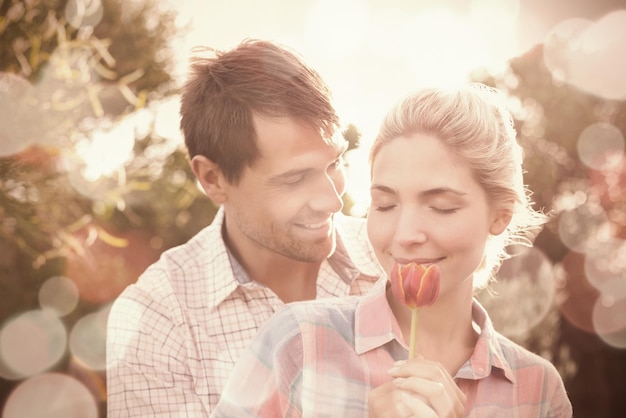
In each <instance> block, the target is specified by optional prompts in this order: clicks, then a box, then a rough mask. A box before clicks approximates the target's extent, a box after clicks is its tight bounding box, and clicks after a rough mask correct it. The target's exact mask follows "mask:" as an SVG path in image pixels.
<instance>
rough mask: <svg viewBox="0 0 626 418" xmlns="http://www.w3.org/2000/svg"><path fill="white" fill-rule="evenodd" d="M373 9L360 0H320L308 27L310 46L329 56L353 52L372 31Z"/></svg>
mask: <svg viewBox="0 0 626 418" xmlns="http://www.w3.org/2000/svg"><path fill="white" fill-rule="evenodd" d="M368 22H369V8H368V7H367V4H363V3H361V2H358V1H356V0H344V1H341V2H337V1H335V0H317V2H316V3H315V5H314V6H313V8H312V10H311V11H310V12H309V19H308V23H307V25H306V27H305V29H304V30H305V33H304V39H305V43H306V45H307V46H308V47H309V48H310V49H311V51H315V52H317V53H323V54H324V55H325V56H328V55H331V56H342V55H349V54H350V53H351V52H352V51H353V50H355V49H356V48H357V47H358V45H359V44H360V43H361V41H362V40H363V39H364V37H365V35H366V32H367V30H368Z"/></svg>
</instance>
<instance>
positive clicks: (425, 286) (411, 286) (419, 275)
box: [391, 263, 440, 309]
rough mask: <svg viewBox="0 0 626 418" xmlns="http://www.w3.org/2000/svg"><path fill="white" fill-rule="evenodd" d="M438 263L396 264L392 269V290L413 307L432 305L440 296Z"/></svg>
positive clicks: (396, 296)
mask: <svg viewBox="0 0 626 418" xmlns="http://www.w3.org/2000/svg"><path fill="white" fill-rule="evenodd" d="M439 277H440V274H439V267H438V266H437V264H429V265H427V266H425V265H424V264H417V263H409V264H404V265H402V264H395V265H394V266H393V268H392V269H391V291H392V292H393V295H394V296H395V298H396V299H398V300H399V301H400V302H402V303H404V304H405V305H407V306H408V307H409V308H411V309H416V308H421V307H422V306H429V305H432V304H433V303H435V302H436V301H437V298H438V297H439V281H440V280H439Z"/></svg>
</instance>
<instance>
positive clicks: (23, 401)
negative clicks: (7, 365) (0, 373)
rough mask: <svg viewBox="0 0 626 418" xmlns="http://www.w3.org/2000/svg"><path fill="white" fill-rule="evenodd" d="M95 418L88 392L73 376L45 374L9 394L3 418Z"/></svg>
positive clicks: (92, 401)
mask: <svg viewBox="0 0 626 418" xmlns="http://www.w3.org/2000/svg"><path fill="white" fill-rule="evenodd" d="M40 417H46V418H98V407H97V405H96V401H95V399H94V397H93V396H92V395H91V393H90V392H89V390H88V389H87V388H86V387H85V386H84V385H83V384H82V383H81V382H79V381H78V380H76V379H74V378H73V377H70V376H67V375H63V374H60V373H45V374H41V375H39V376H36V377H32V378H30V379H28V380H25V381H24V382H22V383H20V385H19V386H17V387H16V388H15V389H14V390H13V392H11V394H10V395H9V397H8V399H7V401H6V404H5V406H4V411H3V413H2V418H40Z"/></svg>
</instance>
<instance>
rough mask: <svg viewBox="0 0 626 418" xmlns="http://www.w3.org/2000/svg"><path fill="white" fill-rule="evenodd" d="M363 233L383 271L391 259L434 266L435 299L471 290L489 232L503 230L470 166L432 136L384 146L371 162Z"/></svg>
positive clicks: (502, 222)
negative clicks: (436, 267) (438, 274)
mask: <svg viewBox="0 0 626 418" xmlns="http://www.w3.org/2000/svg"><path fill="white" fill-rule="evenodd" d="M371 184H372V186H371V198H372V202H371V207H370V211H369V214H368V235H369V239H370V241H371V243H372V245H373V247H374V250H375V251H376V255H377V257H378V260H379V261H380V263H381V265H382V266H383V268H384V269H385V270H386V271H387V272H389V271H390V269H391V266H392V265H393V264H394V262H399V263H407V262H410V261H414V262H417V263H437V264H439V268H440V271H441V293H440V295H441V296H444V295H445V294H446V293H448V292H450V291H451V290H453V289H456V288H458V287H463V288H464V289H466V290H467V289H471V288H472V274H473V273H474V271H475V270H476V269H477V268H478V267H479V266H480V264H481V261H482V258H483V252H484V249H485V244H486V242H487V238H488V237H489V234H494V235H495V234H499V233H501V232H502V231H503V230H504V228H506V221H508V220H507V219H505V217H503V216H497V215H496V214H494V213H493V212H492V211H491V209H490V206H489V202H488V200H487V195H486V193H485V191H484V190H483V188H482V187H481V186H480V185H479V184H478V183H477V182H476V180H475V179H474V177H473V176H472V173H471V171H470V169H469V168H468V167H467V166H465V165H464V163H463V161H462V160H460V159H459V158H458V157H457V156H455V155H454V154H452V153H451V152H450V151H449V150H448V149H447V148H446V147H444V146H443V144H442V142H441V141H440V140H439V139H437V138H436V137H433V136H429V135H422V134H417V135H413V136H410V137H398V138H395V139H393V140H391V141H390V142H388V143H386V144H384V145H383V146H382V147H381V148H380V149H379V150H378V153H377V154H376V156H375V157H374V160H373V162H372V182H371Z"/></svg>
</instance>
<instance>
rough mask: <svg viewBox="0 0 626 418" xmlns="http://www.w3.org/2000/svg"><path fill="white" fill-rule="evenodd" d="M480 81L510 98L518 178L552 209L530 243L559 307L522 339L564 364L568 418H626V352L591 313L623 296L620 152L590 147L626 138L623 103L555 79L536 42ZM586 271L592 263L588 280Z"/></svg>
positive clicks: (625, 177) (625, 189) (625, 247)
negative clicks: (546, 265)
mask: <svg viewBox="0 0 626 418" xmlns="http://www.w3.org/2000/svg"><path fill="white" fill-rule="evenodd" d="M557 75H558V74H557ZM482 81H483V82H486V83H487V84H491V85H494V86H497V87H499V88H501V89H503V90H505V91H506V92H508V94H509V95H510V97H511V99H512V101H513V102H514V103H517V106H514V107H517V108H518V110H519V111H518V112H517V114H516V125H517V131H518V138H519V140H520V143H521V144H522V146H523V148H524V152H525V159H524V165H525V170H526V174H525V179H526V182H527V183H528V186H529V189H530V190H532V191H533V192H534V194H533V197H534V200H535V204H536V206H537V208H541V209H543V210H544V211H545V212H549V213H551V214H552V219H551V221H550V222H549V223H548V224H547V226H546V228H544V229H543V231H542V232H541V234H540V235H539V236H538V237H537V239H536V241H535V246H536V247H537V248H539V249H541V251H542V252H543V254H545V255H547V257H548V258H549V260H551V262H552V263H553V265H554V266H555V270H556V271H557V278H556V283H555V285H556V286H557V295H556V300H557V305H556V307H555V309H554V310H553V312H551V314H550V315H548V317H547V319H546V320H545V321H544V322H543V323H542V324H539V325H538V326H537V328H536V329H535V330H533V331H532V332H531V333H530V334H527V335H525V336H524V337H523V338H522V342H523V344H524V345H526V346H527V347H530V348H531V349H532V350H533V351H536V352H542V353H544V354H545V355H546V357H548V358H550V359H551V360H552V361H553V362H554V363H555V364H556V366H557V367H558V368H559V369H560V370H561V372H562V374H563V376H564V378H565V382H566V387H567V390H568V393H569V395H570V397H571V400H572V403H573V407H574V414H575V416H577V417H594V418H603V417H606V418H608V417H616V416H623V415H624V414H625V413H626V400H625V399H624V397H623V396H622V394H621V392H622V389H621V388H623V387H624V385H625V384H626V373H624V370H626V350H624V347H622V348H620V347H619V346H617V347H613V346H611V345H610V344H608V343H607V342H606V341H605V340H603V339H602V338H600V335H599V333H600V331H602V330H599V329H598V328H597V326H596V325H594V322H593V320H592V316H593V311H594V309H596V310H598V307H597V306H596V305H597V303H600V302H601V298H602V297H609V298H612V297H613V296H614V297H615V298H616V299H615V303H616V304H618V305H619V303H623V301H622V302H620V301H621V299H619V298H620V294H619V292H617V293H616V291H617V290H619V289H620V287H619V286H621V289H624V288H625V287H626V286H625V285H624V283H626V274H625V273H624V272H625V271H626V268H625V266H624V264H625V263H626V256H625V255H624V254H625V251H626V244H624V241H623V240H624V237H626V220H625V218H624V216H623V213H624V205H625V204H626V198H625V196H626V166H625V165H624V155H623V150H622V151H620V150H619V147H617V149H616V150H613V151H612V152H610V153H606V154H603V153H599V152H597V150H598V149H600V150H602V143H603V140H604V137H605V136H606V135H615V136H621V137H622V138H623V137H624V136H625V135H626V101H620V100H615V99H612V100H609V99H604V98H602V97H599V96H597V95H594V94H591V93H587V92H584V91H582V90H581V89H579V88H577V87H576V86H574V85H572V84H569V83H567V82H566V80H562V79H560V78H558V77H556V76H555V75H554V74H553V73H551V71H550V70H549V69H548V68H547V67H546V65H545V61H544V46H543V45H538V46H537V47H535V48H534V49H532V50H530V51H529V52H528V53H526V54H524V55H522V56H519V57H517V58H514V59H513V60H511V62H510V71H509V72H508V73H506V74H501V75H499V76H492V77H486V78H484V79H483V80H482ZM586 135H587V136H589V135H591V137H589V138H587V139H588V140H589V141H590V142H589V147H590V149H594V150H595V151H594V152H596V153H597V156H596V157H597V159H598V160H596V163H597V164H598V165H597V166H596V167H593V166H592V167H590V166H589V164H590V161H583V158H585V157H586V156H585V155H584V154H581V153H583V152H584V148H585V143H584V141H583V139H585V136H586ZM618 142H619V141H618ZM622 146H623V142H622ZM592 162H593V161H592ZM503 267H504V268H505V269H506V266H503ZM590 268H591V269H596V271H595V272H594V273H595V279H594V278H593V277H590V274H592V273H590V272H589V269H590ZM519 271H521V270H518V271H517V272H518V274H519ZM528 285H529V283H528V282H526V281H524V282H523V283H522V284H521V286H522V287H527V286H528ZM609 285H613V286H616V287H614V288H613V289H612V290H611V289H610V288H609V287H608V286H609ZM607 292H613V293H607ZM621 297H623V295H622V296H621ZM600 309H604V308H602V306H600ZM605 312H607V313H606V316H607V317H608V318H609V319H611V317H610V315H616V314H611V311H608V308H607V309H606V310H605ZM619 316H621V315H619ZM612 319H613V320H614V322H615V323H616V324H617V327H616V328H614V329H612V330H611V331H614V332H617V333H619V332H621V333H622V334H623V333H624V332H626V330H624V327H623V324H622V325H621V326H622V328H621V329H620V328H619V323H620V320H621V319H620V318H617V317H614V318H612ZM546 330H551V331H556V334H555V335H553V336H551V335H550V333H549V332H546ZM604 331H606V330H604ZM608 336H609V337H611V335H610V333H609V334H608ZM547 337H548V338H547ZM613 337H615V335H613ZM623 340H624V339H623V338H622V342H621V344H623V343H624V341H623ZM544 350H548V352H547V353H545V351H544Z"/></svg>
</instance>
